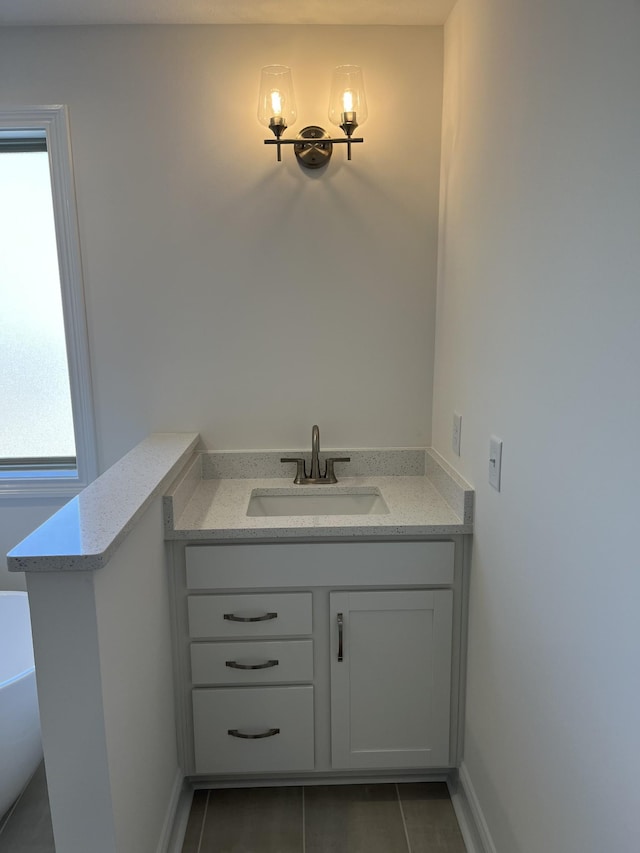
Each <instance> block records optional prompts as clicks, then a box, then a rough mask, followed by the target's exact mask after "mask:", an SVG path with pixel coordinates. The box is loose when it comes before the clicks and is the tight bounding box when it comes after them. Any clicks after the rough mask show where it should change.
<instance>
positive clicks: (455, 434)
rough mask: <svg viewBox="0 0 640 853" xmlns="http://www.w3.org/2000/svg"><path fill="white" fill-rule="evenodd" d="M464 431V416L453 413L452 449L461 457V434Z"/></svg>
mask: <svg viewBox="0 0 640 853" xmlns="http://www.w3.org/2000/svg"><path fill="white" fill-rule="evenodd" d="M461 431H462V415H459V414H458V413H457V412H454V413H453V427H452V429H451V449H452V450H453V452H454V453H455V454H456V456H460V433H461Z"/></svg>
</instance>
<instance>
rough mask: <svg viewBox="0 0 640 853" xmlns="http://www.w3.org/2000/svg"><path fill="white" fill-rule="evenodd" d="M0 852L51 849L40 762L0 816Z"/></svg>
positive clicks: (39, 852)
mask: <svg viewBox="0 0 640 853" xmlns="http://www.w3.org/2000/svg"><path fill="white" fill-rule="evenodd" d="M0 853H55V847H54V844H53V829H52V827H51V813H50V811H49V797H48V795H47V779H46V776H45V773H44V764H41V765H40V767H39V768H38V769H37V770H36V772H35V773H34V775H33V777H32V779H31V781H30V782H29V784H28V785H27V787H26V788H25V789H24V791H23V792H22V794H21V795H20V798H19V799H18V801H17V802H16V803H15V804H14V805H13V807H12V808H11V809H9V811H8V812H7V814H6V815H4V816H3V817H2V818H0Z"/></svg>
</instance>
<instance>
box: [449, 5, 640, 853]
mask: <svg viewBox="0 0 640 853" xmlns="http://www.w3.org/2000/svg"><path fill="white" fill-rule="evenodd" d="M639 44H640V5H639V4H638V3H637V2H632V0H620V2H618V3H615V4H611V3H607V2H605V0H561V2H558V0H538V2H536V3H531V2H530V0H460V2H459V4H458V6H457V7H456V9H455V10H454V13H453V15H452V17H451V18H450V19H449V21H448V24H447V27H446V34H445V99H444V113H443V147H442V195H441V226H440V227H441V233H440V241H441V242H440V260H439V264H440V271H439V285H438V315H437V346H436V370H435V391H434V418H433V443H434V446H435V447H436V448H437V450H439V451H440V452H441V453H442V454H443V455H444V456H445V457H446V458H447V459H448V461H450V462H451V463H452V464H454V465H455V466H456V467H457V468H458V469H459V470H460V471H461V473H462V474H463V475H464V476H465V477H467V478H468V479H469V480H470V481H471V482H472V483H474V484H475V486H476V489H477V517H476V526H475V531H476V532H475V536H474V550H473V567H472V582H471V611H470V631H469V673H468V690H467V726H466V745H465V763H466V769H467V771H468V773H469V778H470V779H471V783H472V785H473V788H474V789H475V792H476V794H477V796H478V800H479V803H480V806H481V808H482V810H483V813H484V816H485V818H486V820H487V824H488V828H489V831H490V834H491V836H492V837H493V841H494V844H495V850H496V851H497V853H541V851H550V852H551V851H552V852H553V853H578V851H580V853H602V851H604V850H612V851H614V850H615V851H616V853H632V851H637V850H638V844H639V843H640V842H639V839H640V818H639V814H640V811H639V806H640V800H639V797H638V790H639V789H638V782H637V768H638V760H639V758H640V734H639V732H640V727H639V726H638V720H639V719H640V682H639V679H638V649H639V648H640V627H639V626H640V621H639V619H638V606H637V605H638V601H639V600H640V572H639V571H638V569H639V558H638V550H637V541H636V540H637V536H636V530H637V518H638V498H637V479H638V474H639V473H640V450H639V447H640V442H639V433H638V425H639V424H640V394H639V393H638V365H639V364H640V335H639V334H638V318H639V317H640V287H639V279H638V273H639V270H640V239H639V230H638V229H639V223H640V168H639V163H640V53H639V51H638V45H639ZM454 409H456V410H457V411H459V412H461V413H462V416H463V425H462V457H461V458H458V457H455V456H453V455H452V453H451V449H450V447H451V442H450V431H451V417H452V412H453V410H454ZM491 433H495V434H497V435H498V436H500V437H501V438H502V439H503V440H504V451H503V487H502V491H501V492H500V493H497V492H495V491H493V490H492V489H491V488H490V487H489V486H488V484H487V469H488V443H489V436H490V434H491Z"/></svg>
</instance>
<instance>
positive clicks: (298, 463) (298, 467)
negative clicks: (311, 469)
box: [280, 456, 307, 486]
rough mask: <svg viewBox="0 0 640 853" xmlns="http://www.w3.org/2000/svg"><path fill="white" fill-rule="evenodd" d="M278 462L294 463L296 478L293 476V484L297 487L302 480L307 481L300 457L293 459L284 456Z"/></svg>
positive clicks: (302, 460)
mask: <svg viewBox="0 0 640 853" xmlns="http://www.w3.org/2000/svg"><path fill="white" fill-rule="evenodd" d="M280 461H281V462H295V463H296V476H295V479H294V481H293V482H294V483H296V484H297V485H298V486H299V485H300V483H302V482H303V481H304V480H306V479H307V472H306V470H305V467H304V459H303V458H302V457H301V456H300V457H297V456H296V457H293V458H291V457H289V456H285V457H283V458H281V459H280Z"/></svg>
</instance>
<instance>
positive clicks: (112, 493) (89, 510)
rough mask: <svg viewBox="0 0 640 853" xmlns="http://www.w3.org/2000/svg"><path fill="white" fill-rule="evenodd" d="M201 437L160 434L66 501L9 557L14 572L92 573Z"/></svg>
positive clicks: (163, 486) (109, 553)
mask: <svg viewBox="0 0 640 853" xmlns="http://www.w3.org/2000/svg"><path fill="white" fill-rule="evenodd" d="M198 441H199V436H198V434H197V433H155V434H154V435H150V436H149V437H148V438H146V439H145V440H144V441H142V442H141V443H140V444H138V445H137V446H136V447H134V448H133V450H131V451H130V452H129V453H127V454H126V456H123V457H122V459H120V460H119V461H118V462H116V464H115V465H112V466H111V468H109V469H108V471H105V473H104V474H102V475H101V476H100V477H98V478H97V480H94V482H93V483H91V484H90V485H89V486H87V488H86V489H83V490H82V492H80V494H79V495H78V496H77V497H75V498H73V499H72V500H70V501H69V502H68V503H66V504H65V505H64V506H63V507H62V509H60V510H58V512H56V513H55V514H54V515H52V516H51V518H49V519H48V520H47V521H45V523H44V524H42V525H41V526H40V527H38V528H37V529H36V530H34V532H33V533H31V534H30V535H29V536H27V537H26V539H23V541H22V542H20V544H19V545H16V547H15V548H14V549H13V550H12V551H10V552H9V554H8V555H7V565H8V568H9V571H11V572H47V571H53V572H56V571H57V572H65V571H91V570H94V569H100V568H102V567H103V566H104V565H106V564H107V563H108V561H109V559H110V557H111V555H112V554H113V551H114V549H115V548H116V547H117V546H118V544H119V543H120V542H121V541H122V540H123V539H124V537H125V536H126V535H127V533H128V532H129V531H130V530H131V529H132V527H133V526H134V524H135V523H136V521H137V519H138V518H140V516H141V515H142V513H143V512H144V511H145V509H146V508H147V507H148V506H149V504H150V503H151V501H152V500H153V499H154V498H155V497H157V496H158V495H161V494H162V493H163V492H164V491H165V490H166V488H167V487H168V486H169V484H170V483H171V482H172V481H173V480H174V479H175V478H176V476H177V475H178V473H179V472H180V471H181V470H182V469H183V468H184V466H185V464H186V463H187V462H188V461H189V460H190V459H191V458H192V456H193V452H194V450H195V447H196V445H197V444H198Z"/></svg>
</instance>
